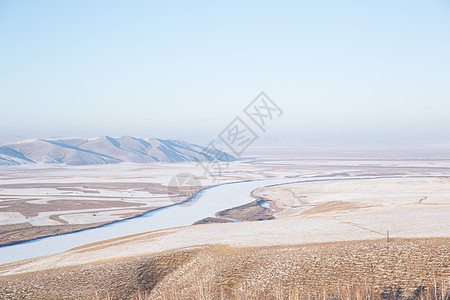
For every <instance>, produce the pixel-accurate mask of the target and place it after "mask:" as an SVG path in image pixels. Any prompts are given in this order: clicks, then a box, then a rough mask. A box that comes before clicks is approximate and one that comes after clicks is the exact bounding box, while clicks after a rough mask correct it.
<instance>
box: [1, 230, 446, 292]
mask: <svg viewBox="0 0 450 300" xmlns="http://www.w3.org/2000/svg"><path fill="white" fill-rule="evenodd" d="M449 280H450V239H448V238H446V239H444V238H441V239H439V238H435V239H394V240H390V241H389V242H387V241H386V240H376V241H354V242H335V243H319V244H307V245H299V246H276V247H244V248H242V247H237V248H236V247H229V246H225V245H217V246H203V247H193V248H189V249H181V250H172V251H167V252H163V253H157V254H153V255H144V256H139V257H131V258H126V259H116V260H108V261H98V262H96V263H94V264H85V265H77V266H71V267H63V268H55V269H50V270H45V271H39V272H30V273H23V274H19V275H12V276H4V277H1V278H0V298H2V299H369V296H370V299H403V298H411V297H416V298H415V299H421V298H420V297H423V299H446V298H445V297H449V296H450V294H449V293H450V285H449ZM427 297H428V298H427ZM411 299H412V298H411Z"/></svg>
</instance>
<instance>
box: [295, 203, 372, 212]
mask: <svg viewBox="0 0 450 300" xmlns="http://www.w3.org/2000/svg"><path fill="white" fill-rule="evenodd" d="M363 207H369V206H367V205H361V204H358V203H352V202H345V201H330V202H325V203H320V204H317V205H316V206H314V207H313V208H311V209H308V210H307V211H305V212H303V213H301V214H300V215H313V214H320V213H328V212H334V211H342V210H350V209H358V208H363Z"/></svg>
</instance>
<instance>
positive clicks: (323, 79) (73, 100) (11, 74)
mask: <svg viewBox="0 0 450 300" xmlns="http://www.w3.org/2000/svg"><path fill="white" fill-rule="evenodd" d="M0 37H1V38H0V105H1V106H0V107H1V117H0V135H1V136H11V135H12V136H14V135H18V136H25V137H46V138H48V137H70V136H82V137H95V136H103V135H111V136H121V135H132V136H138V137H152V136H157V137H163V138H179V137H189V136H194V137H195V136H201V137H202V138H203V139H208V137H211V138H213V137H215V136H216V135H217V134H219V133H220V132H221V131H222V130H223V129H224V128H225V127H226V126H227V125H228V124H229V123H230V122H231V121H232V120H233V119H234V118H235V117H236V116H242V115H243V113H242V110H243V109H244V108H245V107H246V106H247V104H248V103H249V102H250V101H252V100H253V99H254V97H255V96H256V95H257V94H258V93H259V92H260V91H265V92H266V93H267V94H268V95H269V96H270V97H272V99H273V100H274V101H275V102H276V103H277V104H278V105H279V106H280V107H281V108H282V109H283V111H284V114H283V116H282V117H281V118H279V119H276V120H274V121H273V122H271V123H270V124H269V125H268V130H267V132H266V133H263V132H261V131H258V134H259V135H261V136H264V137H267V138H293V139H300V140H302V139H304V140H317V139H319V140H329V139H331V140H334V139H339V140H344V141H347V140H359V141H364V140H366V139H367V140H371V139H372V140H373V139H375V140H380V139H381V140H384V139H385V140H394V141H395V140H397V139H434V140H440V139H446V140H450V131H449V130H448V128H450V89H449V88H448V86H449V83H450V55H449V53H450V38H449V37H450V5H449V3H448V1H444V0H441V1H435V0H430V1H415V0H413V1H406V0H399V1H390V0H380V1H370V2H367V1H348V0H344V1H331V0H328V1H272V2H268V1H267V2H265V1H245V2H243V1H225V2H211V1H185V2H182V1H178V2H167V1H166V2H164V1H162V2H155V1H132V2H127V1H56V0H54V1H47V0H43V1H26V2H22V1H0ZM187 140H189V139H187Z"/></svg>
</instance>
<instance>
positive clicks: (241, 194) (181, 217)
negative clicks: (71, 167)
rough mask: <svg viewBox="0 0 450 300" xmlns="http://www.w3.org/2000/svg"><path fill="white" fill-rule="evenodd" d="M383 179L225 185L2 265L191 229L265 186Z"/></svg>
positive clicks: (36, 246) (8, 250)
mask: <svg viewBox="0 0 450 300" xmlns="http://www.w3.org/2000/svg"><path fill="white" fill-rule="evenodd" d="M381 177H382V176H358V177H309V178H305V177H303V178H282V179H280V178H278V179H265V180H256V181H245V182H237V183H228V184H222V185H218V186H214V187H210V188H206V189H204V190H202V191H200V192H199V193H197V195H196V196H194V197H193V198H191V199H190V200H189V201H188V202H184V203H180V204H177V205H173V206H169V207H164V208H160V209H157V210H154V211H151V212H148V213H146V214H144V215H142V216H140V217H136V218H132V219H128V220H123V221H118V222H115V223H111V224H108V225H105V226H102V227H97V228H92V229H86V230H82V231H78V232H74V233H67V234H62V235H57V236H52V237H45V238H40V239H36V240H32V241H28V242H23V243H19V244H15V245H11V246H3V247H0V264H3V263H8V262H14V261H19V260H23V259H27V258H34V257H38V256H43V255H50V254H55V253H59V252H63V251H66V250H69V249H72V248H74V247H78V246H82V245H85V244H89V243H93V242H98V241H103V240H107V239H111V238H117V237H121V236H126V235H131V234H136V233H143V232H147V231H153V230H159V229H166V228H172V227H179V226H186V225H191V224H192V223H194V222H195V221H198V220H200V219H203V218H206V217H212V216H214V215H215V213H216V212H218V211H221V210H225V209H229V208H232V207H236V206H240V205H243V204H246V203H249V202H252V201H254V199H253V198H252V197H251V196H250V193H251V191H253V190H255V189H257V188H260V187H263V186H269V185H277V184H283V183H293V182H307V181H324V180H343V179H347V180H351V179H370V178H381ZM384 177H385V176H384ZM390 177H398V176H390Z"/></svg>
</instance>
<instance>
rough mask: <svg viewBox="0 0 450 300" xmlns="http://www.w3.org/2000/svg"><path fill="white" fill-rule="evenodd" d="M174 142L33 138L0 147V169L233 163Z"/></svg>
mask: <svg viewBox="0 0 450 300" xmlns="http://www.w3.org/2000/svg"><path fill="white" fill-rule="evenodd" d="M203 150H204V147H202V146H199V145H195V144H190V143H187V142H183V141H177V140H163V139H157V138H148V139H142V138H135V137H131V136H122V137H119V138H112V137H109V136H103V137H99V138H95V139H83V138H66V139H32V140H26V141H21V142H17V143H11V144H4V145H0V166H14V165H22V164H65V165H97V164H114V163H121V162H131V163H149V162H190V161H203V160H214V159H218V160H230V161H231V160H235V157H233V156H231V155H229V154H226V153H224V152H220V151H218V152H217V153H214V154H213V153H206V152H204V151H203Z"/></svg>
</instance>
